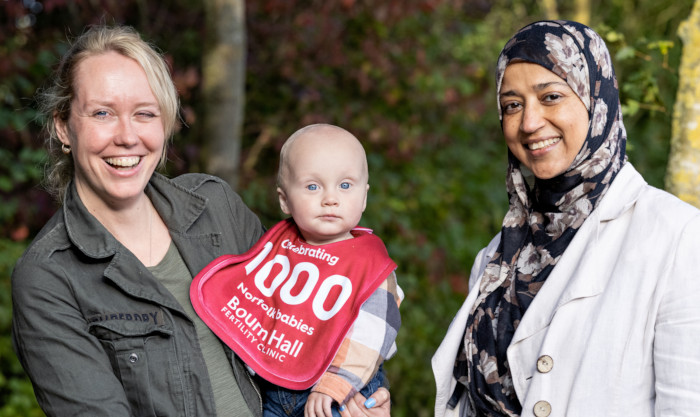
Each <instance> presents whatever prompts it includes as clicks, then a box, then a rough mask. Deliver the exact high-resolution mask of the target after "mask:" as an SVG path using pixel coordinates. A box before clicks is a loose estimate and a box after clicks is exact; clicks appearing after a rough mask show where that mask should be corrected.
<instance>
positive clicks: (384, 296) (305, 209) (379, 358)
mask: <svg viewBox="0 0 700 417" xmlns="http://www.w3.org/2000/svg"><path fill="white" fill-rule="evenodd" d="M368 179H369V174H368V168H367V158H366V156H365V151H364V149H363V147H362V145H361V144H360V142H359V141H358V140H357V138H355V137H354V136H353V135H352V134H351V133H350V132H348V131H346V130H345V129H342V128H340V127H337V126H333V125H327V124H316V125H310V126H306V127H304V128H302V129H300V130H298V131H297V132H295V133H294V134H293V135H292V136H291V137H289V139H287V141H286V142H285V144H284V145H283V147H282V151H281V154H280V167H279V174H278V188H277V193H278V195H279V202H280V207H281V209H282V211H283V212H284V213H285V214H288V215H291V217H292V218H293V223H294V224H296V227H297V228H298V233H300V234H301V238H302V240H303V242H305V243H306V244H307V245H309V246H310V247H318V246H322V245H328V244H331V243H335V242H341V241H344V240H348V239H354V238H356V237H360V236H362V235H363V234H369V233H370V232H371V231H369V230H368V229H362V228H357V225H358V223H359V222H360V218H361V217H362V213H363V212H364V210H365V207H366V204H367V191H368V190H369V184H368ZM373 239H377V240H378V238H376V237H373ZM357 242H358V243H357V245H362V243H361V242H364V241H363V240H362V239H357ZM382 246H383V245H382ZM317 249H318V250H321V248H317ZM329 250H330V248H329ZM368 250H370V249H363V248H362V247H358V248H354V247H353V248H352V249H351V253H353V254H354V255H353V256H354V258H356V259H354V258H353V260H352V262H353V263H354V264H357V263H362V262H364V261H365V259H364V258H365V257H366V253H367V251H368ZM392 269H393V268H392ZM379 282H381V281H379ZM402 298H403V293H402V292H401V289H400V288H399V287H398V285H397V281H396V275H395V273H394V272H393V270H392V271H391V272H390V273H389V274H388V276H385V277H384V280H383V282H381V285H379V287H378V288H375V289H374V291H373V292H372V294H371V295H370V296H369V298H368V299H367V300H366V301H365V302H364V303H363V304H362V307H361V309H360V314H359V315H358V317H357V319H356V320H355V322H354V323H353V325H352V327H350V330H349V331H348V333H347V334H346V335H345V338H344V339H343V341H342V343H341V344H340V348H339V349H338V350H337V353H336V354H335V357H334V358H333V360H332V362H331V364H330V367H329V368H328V369H327V370H326V371H325V373H323V375H322V376H321V378H320V379H319V381H318V382H316V383H315V384H314V385H313V387H311V388H310V389H308V390H305V391H298V390H289V389H286V388H283V387H280V386H277V385H272V384H267V386H266V389H265V393H264V407H263V409H264V416H266V417H268V416H289V415H297V416H305V417H313V416H318V417H321V416H324V417H331V416H339V412H338V410H340V411H343V410H344V409H345V402H346V401H347V400H349V399H350V398H351V397H352V396H353V395H354V394H355V393H356V392H358V391H359V392H360V393H362V394H363V395H364V396H365V397H368V396H369V395H371V394H372V393H373V392H374V391H375V390H376V389H377V388H379V387H380V386H381V385H382V382H383V370H382V368H381V365H382V363H383V361H384V360H386V359H388V358H390V357H391V356H393V354H394V353H395V352H396V344H395V342H394V341H395V338H396V334H397V332H398V329H399V327H400V326H401V318H400V316H399V312H398V308H399V304H400V302H401V299H402ZM329 342H332V341H329ZM334 403H336V404H337V405H339V406H340V407H339V408H337V407H336V406H335V404H334ZM291 409H293V410H294V411H293V413H292V414H288V412H289V411H290V410H291Z"/></svg>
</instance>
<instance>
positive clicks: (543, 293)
mask: <svg viewBox="0 0 700 417" xmlns="http://www.w3.org/2000/svg"><path fill="white" fill-rule="evenodd" d="M644 185H646V182H645V181H644V180H643V179H642V177H641V176H640V175H639V173H637V171H636V170H635V169H634V168H633V167H632V166H631V165H630V164H626V165H625V166H624V167H623V168H622V169H621V170H620V173H619V174H618V175H617V177H616V178H615V181H614V182H613V184H612V185H611V186H610V188H609V189H608V193H607V195H606V197H609V198H603V200H602V201H601V203H600V205H599V206H598V208H597V209H596V210H594V211H593V213H591V215H590V216H589V217H588V219H587V220H586V221H585V222H584V223H583V225H582V226H581V228H580V229H579V231H578V232H577V233H576V236H575V237H574V238H573V239H572V241H571V243H569V247H568V248H567V249H566V251H564V254H563V255H562V257H561V259H559V262H557V265H556V266H555V267H554V269H553V270H552V272H551V274H550V275H549V277H548V278H547V281H546V282H545V284H544V285H543V286H542V288H541V289H540V291H539V292H538V293H537V296H536V297H535V298H534V299H533V301H532V304H530V307H529V308H528V310H527V312H526V313H525V315H524V316H523V318H522V320H521V322H520V324H519V325H518V328H517V329H516V331H515V334H514V335H513V340H512V342H511V344H510V346H511V347H513V346H516V345H517V344H518V342H520V341H522V340H524V339H526V338H528V337H530V336H532V335H533V334H535V333H537V332H539V331H540V330H542V329H543V328H545V327H547V326H548V325H549V324H550V323H551V321H552V318H553V317H554V315H555V314H556V312H557V310H558V309H559V308H560V307H561V306H563V305H565V304H567V303H569V302H571V301H573V300H576V299H579V298H584V297H594V296H596V295H598V294H600V293H601V292H602V291H603V290H604V288H605V286H606V285H607V281H608V279H609V275H608V274H605V273H602V271H611V270H612V268H611V266H610V265H611V264H613V263H615V262H616V260H617V253H615V252H610V251H607V250H606V249H605V247H606V246H609V245H610V244H611V243H612V242H607V241H605V242H601V241H600V240H599V239H600V232H601V228H603V227H604V226H605V223H606V222H608V221H610V220H613V219H615V218H617V217H619V216H621V215H622V214H623V213H624V212H625V211H627V210H628V209H629V208H630V207H631V206H633V205H634V202H635V201H636V200H637V198H638V196H639V194H640V193H641V191H642V189H643V187H644ZM611 196H614V198H612V197H611ZM613 246H614V245H613Z"/></svg>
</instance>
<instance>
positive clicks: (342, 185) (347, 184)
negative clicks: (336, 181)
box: [340, 182, 350, 190]
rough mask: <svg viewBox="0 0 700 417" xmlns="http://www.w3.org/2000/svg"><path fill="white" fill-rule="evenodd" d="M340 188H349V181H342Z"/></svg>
mask: <svg viewBox="0 0 700 417" xmlns="http://www.w3.org/2000/svg"><path fill="white" fill-rule="evenodd" d="M340 188H342V189H343V190H347V189H348V188H350V183H349V182H343V183H341V184H340Z"/></svg>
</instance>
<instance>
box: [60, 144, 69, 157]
mask: <svg viewBox="0 0 700 417" xmlns="http://www.w3.org/2000/svg"><path fill="white" fill-rule="evenodd" d="M61 151H63V153H64V154H66V155H68V154H69V153H70V145H66V144H65V143H62V144H61Z"/></svg>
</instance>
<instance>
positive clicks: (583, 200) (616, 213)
mask: <svg viewBox="0 0 700 417" xmlns="http://www.w3.org/2000/svg"><path fill="white" fill-rule="evenodd" d="M496 80H497V92H498V110H499V116H500V119H501V126H502V129H503V134H504V137H505V140H506V144H507V146H508V149H509V152H508V171H507V179H506V186H507V191H508V196H509V209H508V212H507V214H506V216H505V218H504V220H503V226H502V229H501V232H500V233H499V234H498V235H497V236H496V237H495V238H494V239H493V240H492V241H491V243H490V244H489V245H488V246H487V247H486V248H484V249H483V250H482V251H481V252H480V253H479V254H478V255H477V258H476V260H475V263H474V266H473V268H472V272H471V276H470V292H469V295H468V296H467V299H466V301H465V302H464V304H463V306H462V308H461V309H460V310H459V312H458V313H457V316H456V317H455V319H454V320H453V322H452V324H451V325H450V328H449V330H448V333H447V335H446V337H445V339H444V340H443V342H442V344H441V346H440V348H439V349H438V351H437V353H436V354H435V356H434V357H433V361H432V364H433V371H434V373H435V377H436V381H437V398H436V405H435V415H436V416H438V417H442V416H489V417H490V416H533V415H534V416H537V417H544V416H549V415H552V416H568V417H572V416H635V417H639V416H659V415H673V416H681V415H683V416H691V415H697V413H698V410H700V389H699V388H698V387H700V349H699V348H698V345H699V344H700V302H698V298H699V297H700V276H698V274H699V272H698V271H700V256H698V254H697V248H698V247H700V211H699V210H697V209H695V208H694V207H692V206H690V205H688V204H685V203H683V202H681V201H680V200H679V199H677V198H675V197H673V196H672V195H670V194H668V193H666V192H664V191H661V190H658V189H656V188H654V187H651V186H650V185H648V184H647V183H646V182H645V181H644V179H643V178H642V177H641V175H640V174H639V173H638V172H637V171H636V170H635V169H634V167H633V166H632V164H631V163H629V162H627V157H626V156H625V142H626V133H625V128H624V125H623V123H622V114H621V112H620V103H619V96H618V84H617V80H616V78H615V74H614V70H613V67H612V64H611V59H610V54H609V52H608V50H607V48H606V46H605V43H604V41H603V40H602V38H601V37H600V36H599V35H598V34H596V33H595V32H594V31H593V30H592V29H591V28H589V27H587V26H584V25H582V24H580V23H576V22H570V21H542V22H536V23H533V24H530V25H528V26H526V27H524V28H523V29H521V30H520V31H519V32H518V33H516V34H515V35H514V36H513V38H511V39H510V41H509V42H508V43H507V44H506V45H505V47H504V49H503V51H502V52H501V54H500V56H499V59H498V69H497V74H496Z"/></svg>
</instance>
